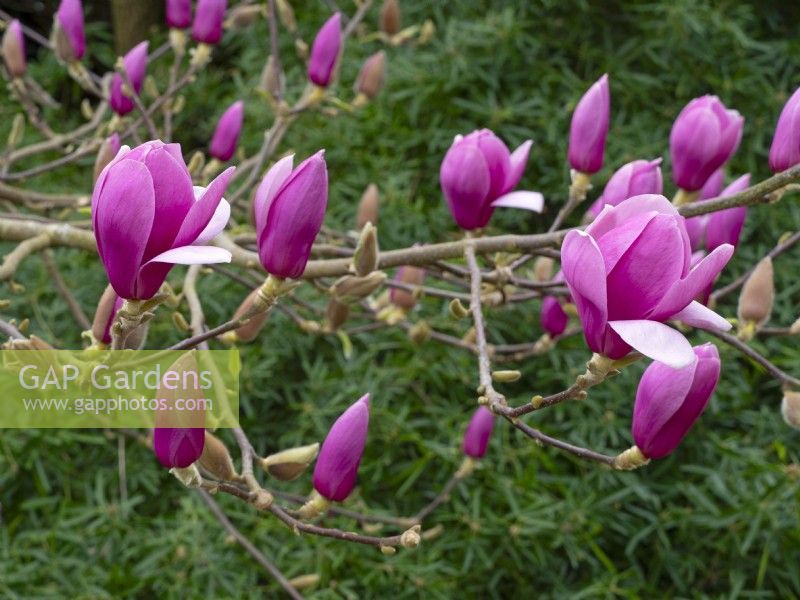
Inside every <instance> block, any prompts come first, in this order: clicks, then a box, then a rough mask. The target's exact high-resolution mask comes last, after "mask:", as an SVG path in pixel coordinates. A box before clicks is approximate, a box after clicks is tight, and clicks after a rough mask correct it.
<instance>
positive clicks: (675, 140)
mask: <svg viewBox="0 0 800 600" xmlns="http://www.w3.org/2000/svg"><path fill="white" fill-rule="evenodd" d="M743 127H744V118H743V117H742V116H741V115H740V114H739V113H738V112H737V111H735V110H728V109H727V108H725V105H724V104H723V103H722V102H720V99H719V98H717V97H716V96H702V97H701V98H695V99H694V100H692V101H691V102H689V104H687V105H686V106H685V107H684V109H683V110H682V111H681V112H680V114H679V115H678V118H677V119H675V123H673V125H672V132H671V133H670V136H669V152H670V156H671V157H672V179H673V181H675V183H676V185H678V187H680V188H681V189H683V190H686V191H689V192H694V191H697V190H699V189H700V188H702V187H703V185H704V184H705V183H706V181H708V178H709V177H711V174H712V173H714V171H716V170H717V169H719V168H720V167H721V166H722V165H723V164H725V163H726V162H727V161H728V159H729V158H730V157H731V156H733V153H734V152H736V149H737V148H738V147H739V142H740V141H741V139H742V129H743Z"/></svg>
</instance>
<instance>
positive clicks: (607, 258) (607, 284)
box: [561, 194, 733, 368]
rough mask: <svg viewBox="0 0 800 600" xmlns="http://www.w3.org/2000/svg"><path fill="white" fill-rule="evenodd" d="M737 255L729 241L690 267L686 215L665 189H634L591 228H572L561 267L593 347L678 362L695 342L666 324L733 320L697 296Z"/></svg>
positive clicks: (717, 324)
mask: <svg viewBox="0 0 800 600" xmlns="http://www.w3.org/2000/svg"><path fill="white" fill-rule="evenodd" d="M732 254H733V247H732V246H731V245H729V244H723V245H722V246H720V247H719V248H717V249H715V250H714V251H713V252H711V253H710V254H709V255H708V256H706V257H705V258H704V259H702V260H701V261H700V262H699V263H698V264H697V266H696V267H695V268H693V269H690V261H691V249H690V246H689V237H688V235H687V233H686V226H685V225H684V218H683V217H682V216H680V215H679V214H678V211H677V210H676V209H675V207H673V206H672V205H671V204H670V203H669V201H668V200H667V199H666V198H664V197H663V196H657V195H650V194H648V195H642V196H635V197H633V198H630V199H628V200H626V201H625V202H623V203H622V204H620V205H618V206H614V207H611V206H606V207H605V208H604V209H603V211H602V212H601V213H600V215H599V216H598V217H597V219H595V221H594V222H593V223H592V224H591V225H589V227H588V228H587V229H586V230H585V231H579V230H572V231H570V232H569V233H568V234H567V236H566V238H565V239H564V243H563V246H562V249H561V258H562V269H563V271H564V279H565V280H566V282H567V285H568V287H569V290H570V293H571V295H572V298H573V300H574V301H575V304H576V307H577V310H578V314H579V315H580V318H581V323H582V324H583V330H584V336H585V338H586V343H587V344H588V346H589V348H591V350H592V351H593V352H596V353H599V354H603V355H605V356H607V357H609V358H612V359H618V358H622V357H623V356H625V355H626V354H628V353H629V352H630V351H631V348H635V349H636V350H638V351H639V352H641V353H642V354H644V355H645V356H649V357H650V358H653V359H654V360H658V361H661V362H663V363H666V364H668V365H669V366H671V367H673V368H680V367H685V366H686V365H688V364H689V363H690V362H691V361H692V360H693V354H692V349H691V346H690V345H689V342H687V341H686V338H684V337H683V335H681V334H680V333H679V332H678V331H676V330H674V329H671V328H670V327H667V326H666V325H664V324H663V322H664V321H667V320H670V319H678V320H680V321H683V322H684V323H686V324H688V325H692V326H694V327H700V328H714V329H721V330H728V329H730V327H731V326H730V323H728V322H727V321H726V320H725V319H723V318H722V317H720V316H719V315H717V314H716V313H714V312H713V311H711V310H710V309H708V308H707V307H705V306H703V305H702V304H700V303H699V302H696V301H694V298H695V297H697V296H698V295H699V293H700V292H701V291H702V290H703V289H705V288H706V287H707V286H708V285H709V283H710V282H712V281H713V280H714V278H715V277H716V276H717V274H718V273H719V272H720V271H721V270H722V268H723V267H724V266H725V264H726V263H727V262H728V260H729V259H730V257H731V255H732Z"/></svg>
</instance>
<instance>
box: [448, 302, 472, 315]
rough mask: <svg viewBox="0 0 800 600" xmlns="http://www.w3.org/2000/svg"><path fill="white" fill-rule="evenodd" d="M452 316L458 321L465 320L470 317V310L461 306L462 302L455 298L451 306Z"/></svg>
mask: <svg viewBox="0 0 800 600" xmlns="http://www.w3.org/2000/svg"><path fill="white" fill-rule="evenodd" d="M449 308H450V314H451V315H453V316H454V317H455V318H456V319H465V318H466V317H468V316H469V310H468V309H467V308H466V307H465V306H464V305H463V304H461V300H459V299H458V298H453V299H452V300H451V301H450V304H449Z"/></svg>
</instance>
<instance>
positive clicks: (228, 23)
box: [225, 4, 264, 31]
mask: <svg viewBox="0 0 800 600" xmlns="http://www.w3.org/2000/svg"><path fill="white" fill-rule="evenodd" d="M263 14H264V9H263V7H261V6H259V5H256V4H241V5H239V6H237V7H235V8H234V9H233V10H231V11H230V13H229V15H228V18H227V19H226V20H225V29H233V30H234V31H240V30H242V29H247V28H248V27H250V25H252V24H253V23H255V22H256V20H258V18H259V17H261V16H262V15H263Z"/></svg>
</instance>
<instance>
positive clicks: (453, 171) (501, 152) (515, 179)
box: [439, 129, 544, 230]
mask: <svg viewBox="0 0 800 600" xmlns="http://www.w3.org/2000/svg"><path fill="white" fill-rule="evenodd" d="M532 143H533V142H531V140H527V141H525V142H523V143H522V144H521V145H520V146H519V147H518V148H517V149H516V150H514V152H513V153H511V152H509V151H508V147H507V146H506V145H505V144H504V143H503V140H501V139H500V138H499V137H497V136H496V135H495V134H494V133H492V132H491V131H489V130H488V129H481V130H480V131H473V132H472V133H470V134H469V135H467V136H461V135H458V136H456V138H455V140H454V141H453V145H452V146H450V149H449V150H448V151H447V154H446V155H445V157H444V160H443V161H442V166H441V169H440V170H439V183H440V185H441V187H442V193H443V194H444V197H445V199H446V200H447V205H448V207H449V208H450V213H451V214H452V215H453V218H454V219H455V221H456V223H457V224H458V226H459V227H461V228H462V229H467V230H469V229H478V228H480V227H485V226H486V224H487V223H488V222H489V219H490V218H491V217H492V213H493V212H494V209H495V208H496V207H498V206H504V207H509V208H525V209H528V210H533V211H536V212H541V210H542V207H543V206H544V199H543V198H542V195H541V194H540V193H538V192H526V191H516V192H512V190H513V189H514V188H515V187H516V185H517V183H519V180H520V179H521V178H522V173H523V171H524V170H525V164H526V163H527V162H528V153H529V152H530V149H531V144H532Z"/></svg>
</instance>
